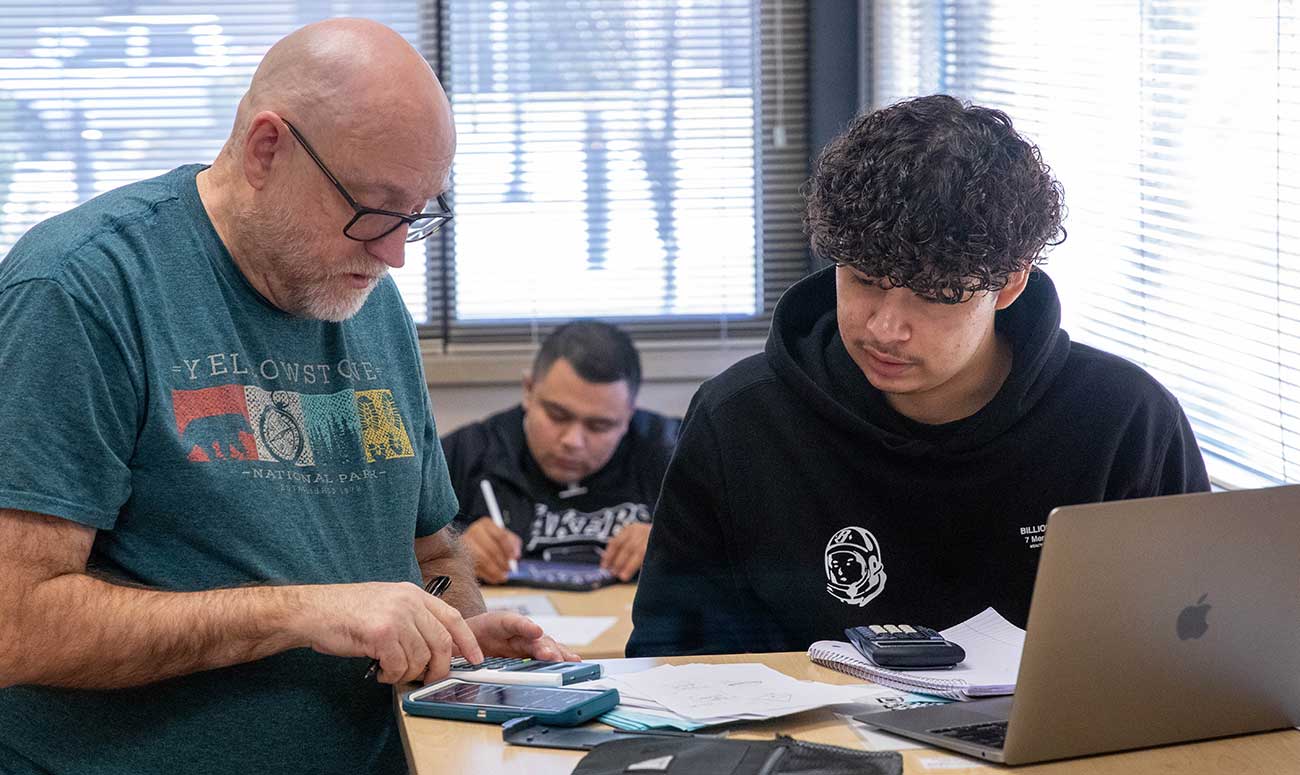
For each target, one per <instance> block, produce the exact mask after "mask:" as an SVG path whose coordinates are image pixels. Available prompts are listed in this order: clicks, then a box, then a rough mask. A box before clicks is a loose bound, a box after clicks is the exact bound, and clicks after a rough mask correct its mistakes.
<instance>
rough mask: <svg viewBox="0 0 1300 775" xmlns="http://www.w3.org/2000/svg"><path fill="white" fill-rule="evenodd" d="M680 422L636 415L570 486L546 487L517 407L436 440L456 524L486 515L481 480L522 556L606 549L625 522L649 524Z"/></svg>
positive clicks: (462, 525)
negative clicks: (603, 456)
mask: <svg viewBox="0 0 1300 775" xmlns="http://www.w3.org/2000/svg"><path fill="white" fill-rule="evenodd" d="M680 424H681V421H680V420H678V419H675V418H669V417H664V416H663V415H659V414H656V413H654V412H650V411H646V410H644V409H638V410H636V412H634V413H633V414H632V420H631V422H629V423H628V429H627V434H626V435H624V436H623V439H622V440H621V441H620V442H619V444H618V447H616V448H615V449H614V454H613V456H612V457H610V459H609V462H608V463H606V464H605V465H604V467H602V468H601V469H600V470H599V471H597V472H595V473H594V474H592V475H591V476H589V477H587V478H586V479H583V480H582V481H581V482H579V483H578V486H577V487H576V488H574V487H569V486H567V485H560V484H556V483H555V482H552V481H551V480H550V479H548V478H546V475H545V474H544V473H542V469H541V468H540V467H539V466H538V465H537V462H536V461H535V460H533V456H532V454H530V453H529V451H528V444H527V442H526V441H525V440H524V410H523V407H522V406H516V407H514V408H513V409H507V410H506V411H504V412H498V413H497V414H494V415H492V416H491V417H489V418H487V419H486V420H483V421H482V422H477V423H474V424H472V425H467V426H465V427H464V428H461V429H459V430H457V431H455V432H454V433H451V434H448V435H447V436H446V437H444V438H443V440H442V448H443V452H444V454H445V456H446V458H447V469H448V472H449V473H450V475H451V486H452V488H453V489H454V490H455V491H456V497H457V498H458V499H459V500H460V509H461V512H460V514H458V515H457V517H456V525H457V527H459V528H461V529H464V528H465V527H467V526H468V525H469V524H470V523H471V522H473V521H474V520H476V519H478V518H480V517H482V516H483V515H484V514H487V513H488V510H487V502H486V501H485V500H484V497H483V492H482V489H481V487H482V485H481V484H479V482H481V481H482V480H483V479H487V480H488V481H489V482H490V483H491V484H492V489H493V493H494V495H495V496H496V499H497V503H498V505H499V506H500V507H501V512H502V517H503V518H504V520H505V523H506V527H508V528H510V529H511V530H513V531H514V532H515V533H516V534H518V535H519V537H520V538H521V539H522V540H523V543H524V556H525V557H534V558H536V557H541V556H542V554H543V552H544V551H545V550H547V549H555V548H559V547H563V548H564V549H570V548H579V547H584V546H586V547H591V546H600V547H604V546H605V545H606V544H608V543H609V539H610V538H612V537H613V536H614V535H616V534H617V533H618V531H619V530H622V529H623V526H624V525H626V524H628V523H630V522H649V521H650V510H651V508H652V507H653V506H654V502H655V498H656V497H657V496H658V494H659V484H660V483H661V482H662V481H663V478H664V469H665V468H666V467H667V466H668V458H669V456H670V455H672V451H673V442H674V441H675V440H676V438H677V429H678V427H679V426H680ZM556 559H564V558H560V557H557V558H556ZM574 559H577V558H574ZM588 559H594V558H588Z"/></svg>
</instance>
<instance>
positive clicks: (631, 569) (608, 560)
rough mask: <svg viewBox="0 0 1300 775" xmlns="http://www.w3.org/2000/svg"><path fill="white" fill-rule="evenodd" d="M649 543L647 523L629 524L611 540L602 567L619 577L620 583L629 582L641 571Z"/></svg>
mask: <svg viewBox="0 0 1300 775" xmlns="http://www.w3.org/2000/svg"><path fill="white" fill-rule="evenodd" d="M649 543H650V525H648V524H646V523H645V522H631V523H628V524H626V525H624V526H623V529H622V530H620V531H618V535H616V536H614V537H613V538H611V539H609V544H608V545H607V546H606V547H605V556H604V557H602V558H601V560H600V567H602V568H604V569H605V570H607V571H609V572H610V573H613V574H614V575H615V576H618V578H619V580H620V581H628V580H629V579H631V578H632V577H633V576H634V575H636V572H637V571H639V570H641V563H642V562H644V561H645V549H646V545H647V544H649Z"/></svg>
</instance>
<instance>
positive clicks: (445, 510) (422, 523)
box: [415, 389, 460, 538]
mask: <svg viewBox="0 0 1300 775" xmlns="http://www.w3.org/2000/svg"><path fill="white" fill-rule="evenodd" d="M422 442H423V449H424V487H423V488H422V490H421V492H420V513H419V514H418V515H416V523H415V536H416V537H417V538H423V537H424V536H427V535H432V534H433V533H436V532H438V531H439V530H441V529H442V528H444V527H446V526H447V524H448V523H450V522H451V520H452V517H454V516H456V512H457V511H458V510H459V509H460V504H459V502H458V501H457V500H456V493H455V491H454V490H452V488H451V476H450V475H449V474H448V472H447V458H446V457H445V456H444V455H443V453H442V443H441V442H440V441H439V440H438V428H437V426H436V425H435V424H434V421H433V407H432V404H431V402H430V399H429V397H428V390H427V389H426V390H425V399H424V438H423V440H422Z"/></svg>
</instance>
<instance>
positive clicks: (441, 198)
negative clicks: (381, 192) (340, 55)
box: [280, 116, 456, 242]
mask: <svg viewBox="0 0 1300 775" xmlns="http://www.w3.org/2000/svg"><path fill="white" fill-rule="evenodd" d="M280 120H281V121H283V122H284V125H285V126H287V127H289V131H290V132H291V133H293V136H294V138H295V139H297V141H298V142H299V143H300V144H301V145H302V147H303V150H305V151H306V152H307V155H308V156H310V157H311V160H312V161H314V162H316V166H317V167H320V171H321V172H323V173H325V177H327V178H329V181H330V183H333V184H334V188H335V190H337V191H338V192H339V194H340V195H341V196H342V197H343V199H344V201H346V202H347V203H348V206H349V207H351V208H352V211H353V215H352V220H350V221H348V222H347V225H345V226H344V227H343V236H344V237H347V238H348V239H350V240H353V241H355V242H374V241H375V240H380V239H383V238H384V237H387V236H388V235H389V234H392V233H393V232H395V231H397V230H398V229H400V228H401V227H402V224H403V223H405V224H407V225H408V226H409V225H410V224H413V223H415V222H416V221H422V220H424V219H426V218H428V219H431V220H433V221H434V222H435V225H434V226H433V228H431V229H429V230H428V231H426V232H424V233H422V234H419V235H418V236H416V237H415V238H411V237H410V236H409V235H408V236H407V239H406V241H407V242H419V241H420V240H422V239H424V238H425V237H428V236H429V235H431V234H434V233H436V232H437V231H438V230H439V229H441V228H442V227H443V226H446V225H447V222H448V221H450V220H451V219H452V218H454V217H456V214H455V213H453V212H452V211H451V208H450V207H448V206H447V200H446V198H445V195H443V194H438V196H437V197H435V199H436V200H437V202H438V206H439V207H441V208H442V212H440V213H398V212H394V211H392V210H380V209H379V208H376V207H364V206H362V205H361V204H359V203H358V202H357V200H355V199H353V198H352V195H351V194H349V193H348V190H347V189H346V188H344V187H343V184H342V183H340V182H339V179H338V178H337V177H335V175H334V173H333V172H330V168H329V167H326V166H325V162H323V161H321V158H320V155H319V154H317V153H316V149H315V148H312V147H311V143H309V142H307V138H305V137H303V136H302V132H299V131H298V127H296V126H294V125H293V124H292V123H291V122H290V121H289V119H287V118H285V117H283V116H281V117H280ZM367 215H385V216H388V217H391V218H397V219H398V221H397V223H395V224H393V227H392V228H391V229H388V230H387V231H385V232H384V233H382V234H380V235H378V236H376V237H370V238H369V239H362V238H360V237H354V236H352V235H351V234H348V229H351V228H352V227H353V226H354V225H355V224H356V222H357V221H359V220H361V219H362V218H363V217H364V216H367Z"/></svg>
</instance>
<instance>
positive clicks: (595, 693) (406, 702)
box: [402, 678, 618, 727]
mask: <svg viewBox="0 0 1300 775" xmlns="http://www.w3.org/2000/svg"><path fill="white" fill-rule="evenodd" d="M617 704H618V690H617V689H575V688H569V687H558V686H511V685H508V684H482V683H471V682H469V681H462V680H461V679H459V678H447V679H444V680H442V681H439V682H438V683H435V684H431V685H429V686H426V687H424V688H423V689H416V690H415V691H413V692H409V693H407V694H406V695H405V696H404V697H402V710H405V711H406V712H407V713H410V714H411V715H413V716H432V717H434V718H448V719H457V720H460V721H484V722H488V723H492V724H500V723H503V722H505V721H509V720H510V719H512V718H522V717H523V716H533V717H534V718H536V719H537V721H538V723H541V724H550V725H552V726H558V727H572V726H577V725H578V724H584V723H586V722H588V721H591V720H592V719H594V718H596V717H597V716H599V715H601V714H602V713H604V712H605V711H608V710H612V709H613V707H614V706H615V705H617Z"/></svg>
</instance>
